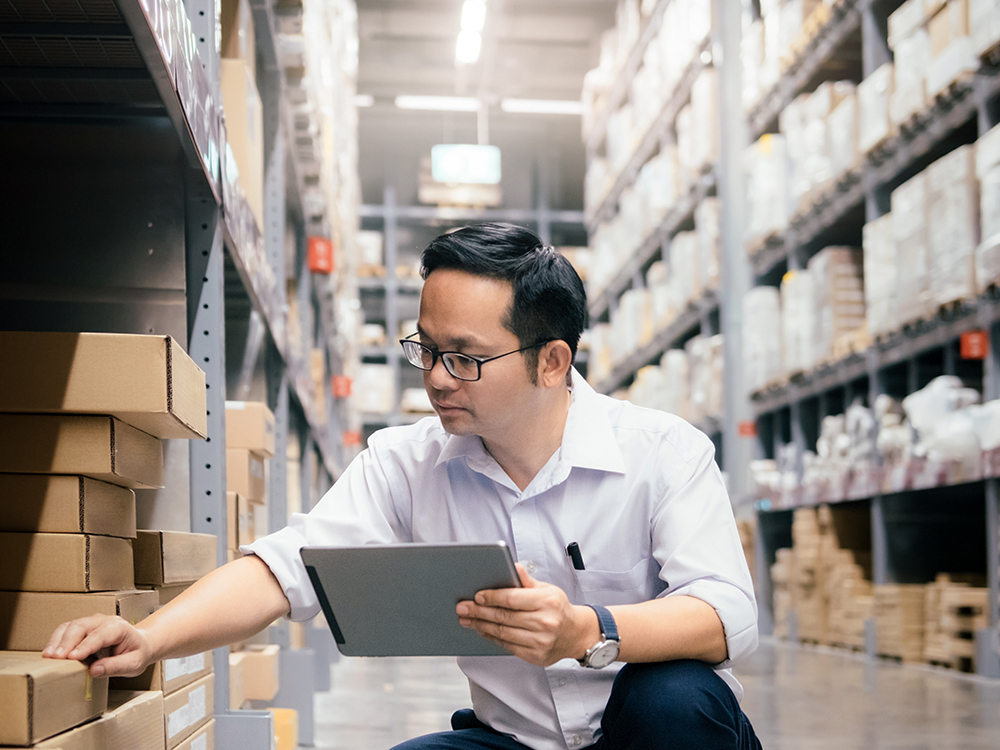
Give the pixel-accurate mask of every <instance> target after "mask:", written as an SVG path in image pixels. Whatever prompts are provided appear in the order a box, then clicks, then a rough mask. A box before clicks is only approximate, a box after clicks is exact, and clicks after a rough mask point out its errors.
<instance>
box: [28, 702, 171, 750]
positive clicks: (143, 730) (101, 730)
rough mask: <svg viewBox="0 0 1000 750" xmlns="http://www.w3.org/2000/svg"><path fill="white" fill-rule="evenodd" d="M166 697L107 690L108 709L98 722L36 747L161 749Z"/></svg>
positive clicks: (80, 749) (107, 749)
mask: <svg viewBox="0 0 1000 750" xmlns="http://www.w3.org/2000/svg"><path fill="white" fill-rule="evenodd" d="M163 732H164V729H163V695H162V694H160V693H158V692H155V691H154V692H140V691H128V690H109V691H108V710H107V711H106V712H105V713H104V715H103V716H101V717H99V718H98V719H96V720H95V721H91V722H88V723H86V724H84V725H82V726H79V727H77V728H76V729H71V730H69V731H68V732H63V733H62V734H57V735H56V736H55V737H52V738H51V739H48V740H46V741H45V742H42V743H40V744H38V745H36V746H35V747H45V748H60V750H139V748H148V749H150V750H152V748H161V747H163V746H164V742H165V740H164V736H163Z"/></svg>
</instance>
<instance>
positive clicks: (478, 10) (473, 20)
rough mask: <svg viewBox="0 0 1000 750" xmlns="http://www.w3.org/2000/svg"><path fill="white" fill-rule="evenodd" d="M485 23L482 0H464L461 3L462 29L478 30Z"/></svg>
mask: <svg viewBox="0 0 1000 750" xmlns="http://www.w3.org/2000/svg"><path fill="white" fill-rule="evenodd" d="M485 24H486V3H485V1H484V0H465V4H464V5H462V30H463V31H475V32H480V31H482V30H483V26H484V25H485Z"/></svg>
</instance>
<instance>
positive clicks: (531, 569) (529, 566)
mask: <svg viewBox="0 0 1000 750" xmlns="http://www.w3.org/2000/svg"><path fill="white" fill-rule="evenodd" d="M536 567H537V566H536V565H535V563H533V562H532V561H531V560H528V562H526V563H525V564H524V569H525V570H527V571H528V572H529V573H534V572H535V568H536Z"/></svg>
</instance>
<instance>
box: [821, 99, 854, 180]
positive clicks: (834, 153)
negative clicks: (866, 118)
mask: <svg viewBox="0 0 1000 750" xmlns="http://www.w3.org/2000/svg"><path fill="white" fill-rule="evenodd" d="M827 126H828V127H827V137H828V138H829V144H830V167H831V170H832V172H833V178H834V180H839V179H840V178H842V177H843V176H844V175H845V174H846V173H848V172H850V171H851V170H853V169H855V168H856V167H857V166H858V161H859V159H860V155H861V152H860V149H859V148H858V134H859V130H860V125H859V121H858V91H857V87H856V86H852V87H851V90H850V91H846V92H844V96H843V98H842V99H841V100H840V103H839V104H837V105H835V106H834V108H833V109H832V110H831V111H830V115H829V117H828V118H827Z"/></svg>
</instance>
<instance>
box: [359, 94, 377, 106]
mask: <svg viewBox="0 0 1000 750" xmlns="http://www.w3.org/2000/svg"><path fill="white" fill-rule="evenodd" d="M354 106H355V107H374V106H375V97H374V96H372V95H371V94H355V95H354Z"/></svg>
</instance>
